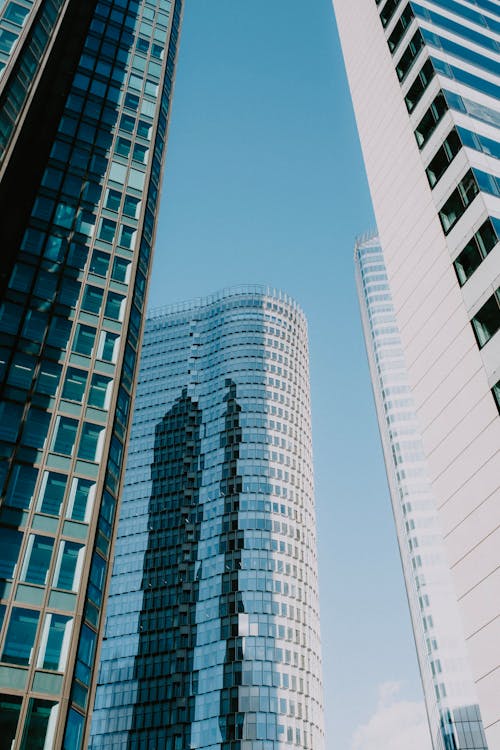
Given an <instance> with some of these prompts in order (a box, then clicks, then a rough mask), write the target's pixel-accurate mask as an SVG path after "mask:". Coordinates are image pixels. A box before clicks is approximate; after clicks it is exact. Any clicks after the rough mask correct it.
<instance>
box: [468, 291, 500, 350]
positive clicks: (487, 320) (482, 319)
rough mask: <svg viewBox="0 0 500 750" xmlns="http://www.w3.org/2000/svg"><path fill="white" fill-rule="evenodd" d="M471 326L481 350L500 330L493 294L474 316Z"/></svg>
mask: <svg viewBox="0 0 500 750" xmlns="http://www.w3.org/2000/svg"><path fill="white" fill-rule="evenodd" d="M472 326H473V328H474V332H475V334H476V338H477V341H478V344H479V348H480V349H481V348H482V347H483V346H484V345H485V344H486V343H487V342H488V341H489V340H490V339H491V337H492V336H494V335H495V333H496V332H497V331H498V329H499V328H500V307H499V306H498V300H497V296H496V295H495V294H494V295H492V296H491V297H490V298H489V300H488V301H487V302H485V304H484V305H483V306H482V308H481V309H480V310H478V312H477V313H476V314H475V315H474V317H473V319H472Z"/></svg>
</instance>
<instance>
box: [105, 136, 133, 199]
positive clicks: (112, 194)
mask: <svg viewBox="0 0 500 750" xmlns="http://www.w3.org/2000/svg"><path fill="white" fill-rule="evenodd" d="M119 140H120V141H122V140H124V139H123V138H120V139H119ZM127 143H128V144H129V145H130V141H127ZM121 199H122V194H121V193H120V192H119V191H118V190H111V189H108V190H107V192H106V208H109V210H110V211H119V210H120V202H121Z"/></svg>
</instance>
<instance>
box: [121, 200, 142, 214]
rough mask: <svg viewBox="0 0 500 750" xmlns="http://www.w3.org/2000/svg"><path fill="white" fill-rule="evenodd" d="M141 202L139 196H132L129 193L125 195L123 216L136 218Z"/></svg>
mask: <svg viewBox="0 0 500 750" xmlns="http://www.w3.org/2000/svg"><path fill="white" fill-rule="evenodd" d="M140 205H141V202H140V200H139V198H133V197H132V196H131V195H125V201H124V203H123V213H124V215H125V216H131V217H132V218H133V219H137V217H138V215H139V208H140Z"/></svg>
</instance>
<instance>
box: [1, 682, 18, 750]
mask: <svg viewBox="0 0 500 750" xmlns="http://www.w3.org/2000/svg"><path fill="white" fill-rule="evenodd" d="M22 701H23V699H22V698H17V697H16V696H14V695H3V694H0V737H1V738H2V740H1V742H2V745H1V746H2V747H3V748H6V750H10V748H11V747H12V746H13V743H14V738H15V736H16V731H17V722H18V721H19V713H20V711H21V703H22Z"/></svg>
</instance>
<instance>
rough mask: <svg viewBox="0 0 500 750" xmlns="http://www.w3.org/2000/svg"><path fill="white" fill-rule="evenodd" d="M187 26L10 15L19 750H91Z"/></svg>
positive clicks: (0, 509)
mask: <svg viewBox="0 0 500 750" xmlns="http://www.w3.org/2000/svg"><path fill="white" fill-rule="evenodd" d="M181 10H182V2H181V0H176V1H175V2H174V1H173V2H170V0H141V2H139V1H137V0H100V1H99V2H82V1H81V0H78V1H77V2H75V0H64V1H61V2H60V1H59V0H33V1H28V0H19V2H1V3H0V68H1V70H0V205H1V206H2V219H1V222H0V246H1V248H2V261H1V263H0V266H1V267H0V493H1V496H0V541H1V558H2V559H1V561H0V745H1V746H2V747H5V748H8V749H9V750H20V748H23V749H24V748H25V749H26V750H34V749H35V748H43V750H52V749H53V748H54V749H56V748H57V749H58V750H59V749H60V748H65V750H81V748H83V747H85V746H86V734H87V733H88V729H89V721H88V719H89V709H90V707H91V706H92V704H93V699H94V689H95V677H96V675H95V670H94V665H95V660H96V657H97V655H98V653H99V648H100V636H101V634H102V628H103V624H104V623H103V619H102V606H103V604H104V600H105V596H106V591H107V585H108V580H109V577H110V573H111V571H110V569H109V566H108V562H109V558H110V553H111V549H112V545H113V540H114V536H115V533H114V532H115V516H116V508H117V505H118V501H119V497H120V488H121V484H122V479H123V477H122V470H124V456H125V452H126V445H127V438H128V433H129V417H130V411H131V403H132V400H133V394H134V390H135V380H136V372H137V370H138V366H137V358H138V348H139V341H140V337H141V333H142V327H143V317H144V310H145V297H146V291H147V286H148V280H149V272H150V262H151V253H152V243H153V235H154V231H155V223H156V214H157V208H158V202H159V190H160V182H161V174H162V169H163V161H164V156H165V146H166V134H167V126H168V116H169V108H170V100H171V94H172V82H173V76H174V67H175V59H176V53H177V46H178V37H179V26H180V20H181ZM123 473H124V471H123Z"/></svg>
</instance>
